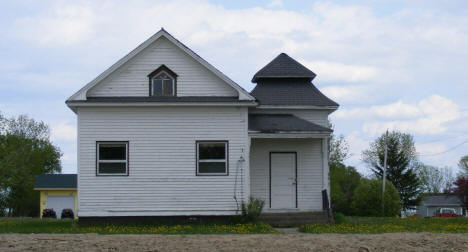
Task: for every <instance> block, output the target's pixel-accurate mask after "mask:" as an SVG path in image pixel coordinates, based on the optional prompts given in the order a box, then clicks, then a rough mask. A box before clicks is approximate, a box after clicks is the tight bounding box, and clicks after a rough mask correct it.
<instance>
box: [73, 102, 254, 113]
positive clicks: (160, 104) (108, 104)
mask: <svg viewBox="0 0 468 252" xmlns="http://www.w3.org/2000/svg"><path fill="white" fill-rule="evenodd" d="M66 104H67V106H68V107H69V108H70V109H72V110H73V111H75V112H76V110H75V108H77V107H172V106H236V107H239V106H240V107H243V106H245V107H255V106H257V105H258V103H257V102H256V101H240V102H90V101H86V100H82V101H66Z"/></svg>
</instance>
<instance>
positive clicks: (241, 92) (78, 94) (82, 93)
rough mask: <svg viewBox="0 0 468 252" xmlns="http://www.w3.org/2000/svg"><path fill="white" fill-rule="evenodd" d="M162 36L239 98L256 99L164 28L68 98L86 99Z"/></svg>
mask: <svg viewBox="0 0 468 252" xmlns="http://www.w3.org/2000/svg"><path fill="white" fill-rule="evenodd" d="M162 36H164V37H165V38H167V39H168V40H169V41H171V42H172V43H173V44H175V45H176V46H177V47H178V48H180V49H181V50H182V51H184V52H185V53H187V54H188V55H189V56H191V57H192V58H193V59H195V60H196V61H197V62H198V63H200V64H202V65H203V66H204V67H206V68H207V69H208V70H210V71H211V72H212V73H214V74H215V75H216V76H218V77H219V78H221V79H222V80H223V81H224V82H226V83H227V84H229V85H230V86H231V87H232V88H234V89H235V90H236V91H237V92H238V93H239V100H255V98H254V97H253V96H251V95H250V94H249V92H247V91H246V90H245V89H243V88H242V87H241V86H239V85H238V84H237V83H235V82H234V81H233V80H231V79H230V78H229V77H227V76H226V75H224V74H223V73H222V72H221V71H219V70H218V69H216V68H215V67H214V66H212V65H211V64H210V63H208V62H207V61H206V60H204V59H203V58H201V57H200V56H198V55H197V54H196V53H194V52H193V51H192V50H190V49H189V48H188V47H186V46H185V45H183V44H182V43H181V42H180V41H178V40H177V39H176V38H174V37H173V36H172V35H171V34H169V33H168V32H167V31H165V30H164V29H161V30H160V31H158V32H157V33H155V34H154V35H153V36H151V37H150V38H149V39H147V40H146V41H145V42H143V43H141V44H140V45H139V46H137V47H136V48H135V49H133V50H132V51H131V52H130V53H128V54H127V55H125V56H124V57H123V58H121V59H120V60H119V61H117V62H116V63H114V64H113V65H112V66H110V67H109V68H108V69H107V70H105V71H104V72H103V73H101V74H100V75H99V76H97V77H96V78H95V79H93V80H92V81H91V82H89V83H88V84H86V85H85V86H84V87H82V88H81V89H80V90H78V91H77V92H76V93H75V94H73V95H72V96H70V98H68V100H86V93H87V92H88V90H90V89H91V88H92V87H94V86H95V85H97V84H98V83H99V82H101V81H102V80H103V79H105V78H106V77H107V76H109V75H110V74H112V73H113V72H115V71H116V70H117V69H118V68H120V67H121V66H122V65H124V64H125V63H127V62H128V61H129V60H130V59H132V58H133V57H135V56H136V55H137V54H138V53H140V52H141V51H143V50H144V49H145V48H147V47H148V46H149V45H151V44H152V43H153V42H154V41H156V40H157V39H159V38H160V37H162Z"/></svg>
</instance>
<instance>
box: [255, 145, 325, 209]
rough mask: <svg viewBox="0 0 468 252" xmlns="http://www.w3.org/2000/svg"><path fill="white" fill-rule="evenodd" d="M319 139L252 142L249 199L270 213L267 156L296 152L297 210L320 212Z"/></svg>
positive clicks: (268, 163)
mask: <svg viewBox="0 0 468 252" xmlns="http://www.w3.org/2000/svg"><path fill="white" fill-rule="evenodd" d="M321 146H322V140H321V139H252V142H251V149H250V186H251V195H252V197H255V198H260V199H263V200H265V212H270V211H274V210H270V208H269V206H270V202H269V200H270V194H269V193H270V189H269V186H270V185H269V170H270V152H297V202H298V210H300V211H308V210H321V209H322V186H323V184H322V183H323V181H322V173H323V167H322V149H321Z"/></svg>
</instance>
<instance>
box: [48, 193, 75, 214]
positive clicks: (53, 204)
mask: <svg viewBox="0 0 468 252" xmlns="http://www.w3.org/2000/svg"><path fill="white" fill-rule="evenodd" d="M47 208H52V209H54V211H55V213H56V214H57V218H59V219H60V217H61V215H62V210H63V209H66V208H70V209H71V210H73V212H75V199H74V198H73V196H47Z"/></svg>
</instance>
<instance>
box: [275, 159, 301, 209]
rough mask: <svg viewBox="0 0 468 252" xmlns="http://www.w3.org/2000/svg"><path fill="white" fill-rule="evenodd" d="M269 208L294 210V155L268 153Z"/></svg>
mask: <svg viewBox="0 0 468 252" xmlns="http://www.w3.org/2000/svg"><path fill="white" fill-rule="evenodd" d="M270 172H271V173H270V181H271V182H270V183H271V184H270V186H271V188H270V194H271V195H270V199H271V202H270V206H271V208H274V209H290V208H296V181H297V179H296V153H293V152H288V153H274V152H272V153H270Z"/></svg>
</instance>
